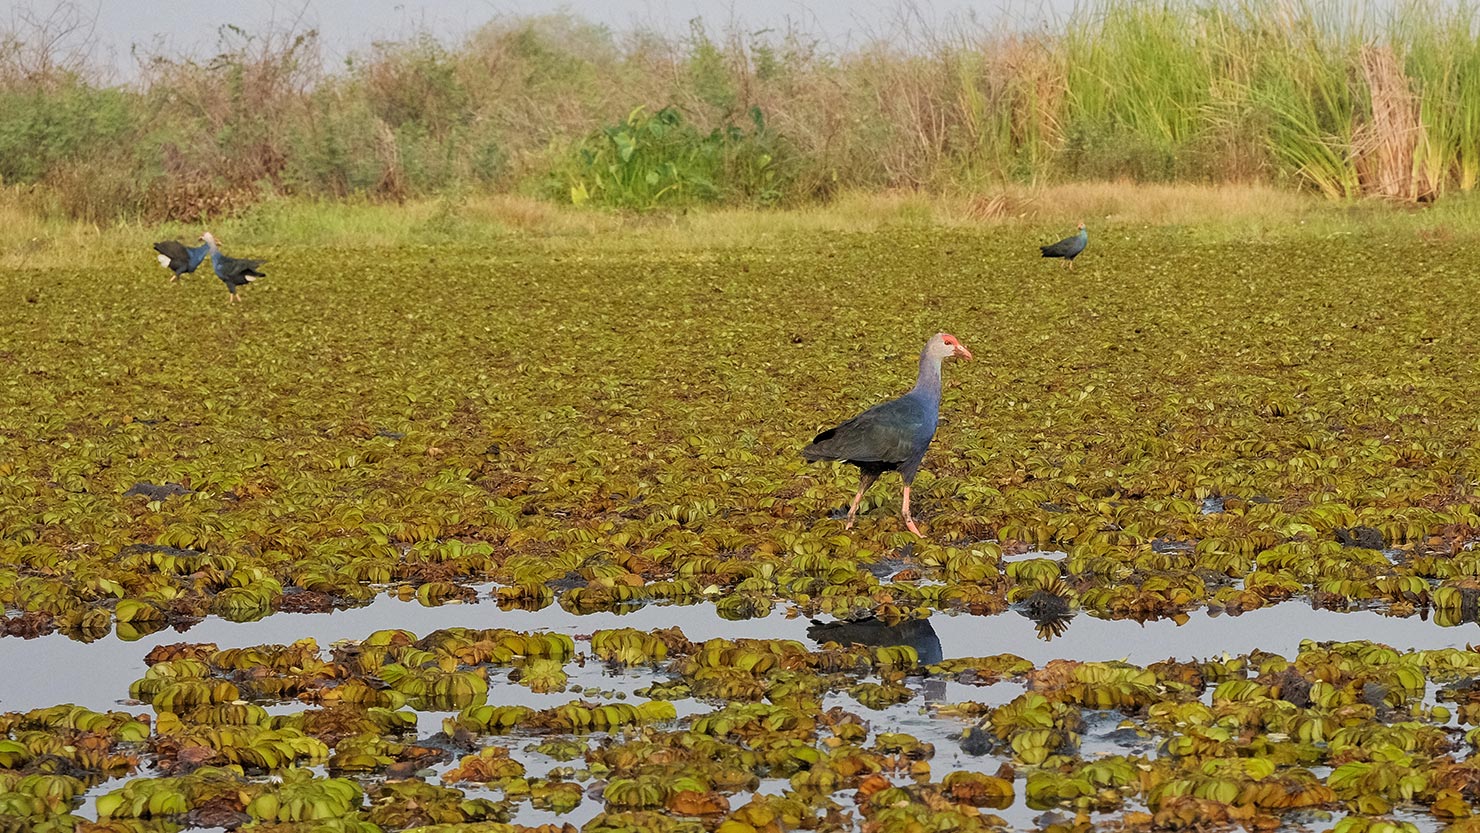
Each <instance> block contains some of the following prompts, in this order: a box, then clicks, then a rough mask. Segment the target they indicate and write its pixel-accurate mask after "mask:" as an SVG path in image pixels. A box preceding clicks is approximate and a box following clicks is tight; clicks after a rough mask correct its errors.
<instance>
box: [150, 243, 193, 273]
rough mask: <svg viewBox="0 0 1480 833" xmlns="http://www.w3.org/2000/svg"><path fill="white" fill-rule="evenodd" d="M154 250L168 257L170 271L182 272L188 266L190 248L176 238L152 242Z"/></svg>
mask: <svg viewBox="0 0 1480 833" xmlns="http://www.w3.org/2000/svg"><path fill="white" fill-rule="evenodd" d="M154 251H156V252H159V253H160V254H162V255H164V256H165V257H167V258H169V259H170V271H172V272H184V271H185V270H186V269H187V268H188V267H189V266H190V250H189V249H186V248H185V244H183V243H181V242H180V241H178V240H161V241H160V242H158V243H155V244H154Z"/></svg>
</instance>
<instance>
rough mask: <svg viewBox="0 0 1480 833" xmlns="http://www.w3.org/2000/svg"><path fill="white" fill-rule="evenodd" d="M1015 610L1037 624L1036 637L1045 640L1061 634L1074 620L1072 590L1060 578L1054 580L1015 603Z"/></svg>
mask: <svg viewBox="0 0 1480 833" xmlns="http://www.w3.org/2000/svg"><path fill="white" fill-rule="evenodd" d="M1017 612H1018V613H1021V614H1022V615H1024V616H1026V617H1028V618H1029V619H1032V620H1033V622H1034V624H1036V625H1037V626H1038V638H1039V639H1042V640H1043V641H1045V642H1048V641H1051V640H1052V639H1053V638H1054V637H1056V636H1063V635H1064V632H1065V631H1067V630H1069V623H1070V622H1072V621H1074V591H1073V590H1070V589H1069V586H1068V585H1066V584H1064V582H1063V581H1062V580H1055V581H1054V582H1053V583H1052V584H1050V585H1049V586H1048V587H1046V588H1044V589H1042V590H1036V591H1034V592H1033V595H1031V596H1029V597H1028V598H1026V599H1024V600H1023V601H1022V603H1021V604H1019V605H1017Z"/></svg>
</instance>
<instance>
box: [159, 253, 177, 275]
mask: <svg viewBox="0 0 1480 833" xmlns="http://www.w3.org/2000/svg"><path fill="white" fill-rule="evenodd" d="M156 257H158V258H159V265H160V266H163V267H164V268H166V269H170V259H169V258H168V257H166V256H164V255H156ZM170 271H171V272H173V271H175V270H173V269H170Z"/></svg>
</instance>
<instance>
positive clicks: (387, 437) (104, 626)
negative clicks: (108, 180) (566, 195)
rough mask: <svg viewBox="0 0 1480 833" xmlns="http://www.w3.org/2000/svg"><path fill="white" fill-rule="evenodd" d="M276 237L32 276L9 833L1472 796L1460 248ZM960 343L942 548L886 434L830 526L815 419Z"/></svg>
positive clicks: (1364, 807) (1365, 802)
mask: <svg viewBox="0 0 1480 833" xmlns="http://www.w3.org/2000/svg"><path fill="white" fill-rule="evenodd" d="M260 254H261V255H262V256H265V257H269V258H270V260H271V262H272V264H273V266H274V267H275V268H274V269H273V271H272V272H271V273H270V278H269V279H266V280H263V281H260V282H258V283H256V284H254V285H253V286H251V287H250V288H249V289H248V290H246V291H245V293H244V296H245V297H244V301H243V303H241V304H237V305H234V306H231V307H228V306H227V305H226V304H225V303H224V301H223V298H224V294H225V293H224V291H222V290H221V289H220V287H219V285H218V284H217V283H216V282H215V281H213V280H207V279H206V278H205V277H201V276H194V277H187V278H186V279H185V280H184V281H183V282H182V283H181V284H179V285H168V284H167V283H166V282H165V281H164V280H161V279H160V278H159V276H158V275H155V274H153V273H152V272H151V271H150V268H149V267H151V266H152V265H153V261H152V259H151V258H149V257H143V256H141V257H139V258H138V260H139V263H138V267H137V269H135V268H133V267H132V266H130V267H128V268H125V269H122V270H119V269H117V268H116V267H115V268H114V269H111V270H108V269H103V268H92V267H89V266H87V265H85V263H86V261H85V260H84V261H83V263H84V265H82V266H69V267H65V268H57V269H23V270H12V271H10V272H7V273H6V274H4V275H3V278H4V280H0V327H3V331H4V332H6V333H8V334H9V337H8V339H7V341H6V343H5V344H4V345H0V362H3V364H0V368H3V369H4V370H5V373H4V375H3V378H0V384H3V385H4V386H5V392H6V395H5V397H4V398H3V401H0V425H4V426H5V427H4V428H3V429H0V602H3V605H4V617H3V619H0V634H3V635H0V664H3V665H4V667H5V668H6V669H7V671H6V673H5V674H3V675H0V727H3V731H0V808H3V810H4V812H3V813H0V815H3V816H5V817H6V818H11V819H14V820H16V824H17V825H19V826H18V827H15V829H17V830H21V829H36V830H42V829H47V830H73V829H81V828H78V825H79V824H82V823H93V822H96V823H98V824H99V826H98V827H97V828H96V830H97V831H98V833H101V831H103V830H109V831H113V830H119V831H123V830H127V831H143V832H144V833H148V832H150V831H156V830H157V831H175V830H180V829H187V830H215V829H226V830H234V829H237V828H239V827H243V826H244V825H247V824H256V825H258V828H257V829H262V830H267V831H272V833H277V831H284V833H286V831H299V830H302V831H308V830H320V829H322V830H334V831H340V833H342V832H343V831H362V830H363V831H367V833H374V831H384V832H385V833H389V831H401V830H418V829H425V830H428V831H431V830H435V831H437V833H453V832H454V831H466V833H473V831H494V830H497V831H499V832H500V833H510V831H511V830H513V831H517V829H519V828H532V827H537V826H542V825H554V826H555V827H554V828H548V827H547V828H545V829H546V830H550V829H558V828H560V827H561V826H563V825H569V826H571V827H573V828H582V829H584V830H588V831H593V832H594V831H618V830H634V831H638V830H640V831H655V833H666V832H667V831H684V833H698V831H720V833H752V831H766V832H767V833H780V831H782V830H792V829H816V830H855V829H867V830H869V831H870V833H892V832H893V831H901V832H903V831H915V830H923V829H933V830H959V831H974V830H995V829H1024V830H1027V829H1055V830H1063V831H1078V830H1087V829H1089V828H1090V827H1091V826H1099V827H1107V826H1108V827H1113V828H1118V829H1127V830H1129V829H1136V830H1150V829H1158V828H1203V829H1223V828H1229V829H1231V828H1234V827H1242V828H1247V829H1255V828H1258V829H1277V828H1282V829H1291V830H1307V829H1308V830H1325V829H1329V828H1331V827H1333V826H1334V825H1338V824H1340V825H1343V827H1342V828H1341V829H1343V830H1345V831H1349V833H1358V831H1366V830H1374V831H1376V830H1382V831H1387V830H1394V831H1399V830H1411V829H1439V828H1441V827H1445V826H1451V827H1452V828H1453V829H1455V830H1456V831H1462V830H1467V829H1469V827H1467V826H1466V825H1467V824H1469V822H1467V821H1466V819H1467V818H1468V816H1469V815H1470V813H1471V808H1473V807H1475V806H1480V804H1477V802H1480V764H1475V763H1472V761H1471V752H1472V751H1473V749H1474V748H1475V747H1476V746H1477V745H1480V729H1477V728H1476V727H1477V726H1480V653H1477V652H1476V651H1473V650H1471V648H1470V645H1471V643H1472V642H1476V641H1480V638H1477V637H1480V625H1477V624H1476V623H1477V621H1480V551H1477V550H1476V549H1475V548H1474V544H1475V542H1476V541H1477V540H1480V515H1477V511H1476V508H1477V506H1480V451H1477V449H1480V399H1477V398H1476V397H1475V396H1474V391H1476V390H1480V364H1477V363H1476V362H1475V361H1474V357H1475V356H1476V355H1480V353H1477V348H1480V343H1477V342H1480V308H1477V307H1476V306H1475V305H1473V304H1471V303H1468V302H1467V299H1469V298H1470V296H1471V295H1472V289H1471V286H1470V283H1471V281H1470V280H1469V278H1468V277H1467V276H1468V275H1471V274H1473V273H1474V271H1475V269H1476V268H1480V261H1475V259H1474V255H1473V254H1472V253H1470V252H1469V251H1467V250H1464V249H1462V248H1461V247H1459V246H1457V245H1454V244H1450V243H1445V242H1442V241H1440V242H1434V241H1428V242H1423V241H1417V240H1414V241H1406V242H1402V241H1392V242H1383V241H1377V240H1341V241H1320V242H1319V245H1316V244H1315V243H1311V244H1310V245H1304V244H1301V245H1297V244H1296V243H1293V242H1290V243H1251V244H1243V245H1237V244H1209V243H1199V242H1196V241H1194V240H1189V239H1184V238H1183V237H1181V236H1179V235H1176V234H1173V233H1171V232H1147V231H1134V230H1129V231H1116V232H1114V233H1107V234H1105V235H1101V236H1099V237H1098V238H1097V240H1096V243H1095V245H1094V246H1093V247H1092V248H1091V250H1090V251H1089V252H1088V253H1086V255H1085V256H1084V257H1082V258H1081V259H1080V260H1079V262H1078V265H1077V267H1076V269H1075V270H1074V271H1073V272H1072V273H1070V272H1068V271H1067V270H1063V269H1059V268H1055V265H1054V264H1048V263H1043V262H1041V261H1039V260H1038V259H1037V258H1035V257H1032V256H1031V255H1034V254H1036V250H1035V249H1033V247H1032V246H1025V245H1024V244H1023V241H1022V240H1020V239H1017V238H1016V237H1015V236H1013V235H1009V234H1008V233H1007V232H1004V231H996V232H985V233H977V232H965V231H953V232H939V231H937V232H922V231H911V230H898V231H889V232H881V233H874V234H842V235H830V236H822V235H807V234H799V235H785V236H781V237H778V238H776V239H774V240H768V241H766V242H764V243H762V244H758V245H752V246H733V247H730V246H727V247H723V248H716V249H691V248H683V247H678V248H669V249H666V250H658V249H652V250H645V249H642V248H639V247H636V246H633V245H630V244H618V243H617V242H614V241H605V242H603V241H600V240H597V241H587V242H584V243H577V242H571V241H560V240H556V241H539V242H531V241H519V240H507V241H500V245H499V246H497V247H493V246H490V247H459V246H456V245H450V244H449V245H446V246H427V247H419V248H415V249H391V248H386V249H381V250H369V249H367V250H343V251H332V252H331V251H328V250H314V249H293V248H285V249H282V250H278V251H271V250H267V251H262V252H261V253H260ZM130 256H131V255H127V254H125V255H120V257H121V258H124V260H123V261H121V262H129V261H127V258H128V257H130ZM155 268H156V269H157V267H155ZM105 274H108V275H112V276H113V278H112V279H115V280H122V281H126V282H127V284H128V285H127V290H126V291H120V292H116V293H99V292H96V291H95V289H96V286H97V285H98V281H99V280H102V279H103V276H104V275H105ZM940 330H944V331H949V332H952V333H954V334H955V335H957V336H958V337H959V338H960V339H961V341H962V342H964V343H965V344H966V345H967V346H968V347H969V348H970V349H971V351H972V352H973V353H974V354H975V356H976V358H975V360H974V361H971V362H952V363H948V364H947V365H946V368H945V383H946V386H945V391H944V395H943V402H942V408H941V423H940V428H939V431H938V434H937V436H936V440H935V443H934V445H933V446H932V448H931V450H930V452H929V454H928V455H927V457H926V460H925V465H924V468H923V469H922V472H921V474H920V477H919V479H918V480H916V482H915V488H914V506H915V510H916V513H917V519H918V520H919V521H920V523H921V526H922V528H923V531H924V533H925V536H924V538H923V539H915V538H914V537H913V536H911V535H909V534H908V532H906V531H905V530H904V528H903V524H902V522H901V520H900V518H899V500H900V489H899V481H898V480H897V478H896V477H895V476H894V475H887V476H886V477H885V478H884V479H883V480H882V481H881V482H880V483H879V484H878V485H876V486H875V487H874V488H873V490H872V491H870V493H869V496H868V499H867V500H866V501H865V503H864V506H863V508H862V512H861V515H860V518H859V522H858V524H857V526H856V527H855V528H854V529H852V530H844V529H843V525H842V522H841V521H840V520H839V519H838V516H839V514H840V508H845V507H846V502H847V500H848V499H849V498H850V497H851V495H852V492H853V489H854V488H855V487H856V484H857V479H856V478H857V474H856V471H855V470H853V469H851V468H849V467H846V466H833V465H830V464H828V465H823V464H810V465H809V464H807V463H805V462H804V461H802V460H801V459H800V458H799V456H798V450H799V449H800V448H801V447H802V445H804V444H805V443H806V442H807V440H808V439H810V438H811V437H812V436H813V435H814V434H816V433H817V432H818V431H819V430H822V429H824V428H827V427H829V426H831V425H835V424H837V423H838V422H840V421H841V420H843V419H846V418H848V417H849V416H852V415H853V414H855V413H857V412H858V411H859V410H861V409H862V408H864V407H867V406H868V405H871V404H874V403H876V402H879V401H882V400H883V399H886V398H888V397H891V396H894V395H897V394H899V393H900V392H902V391H904V390H906V389H908V387H909V385H910V384H912V382H913V379H914V370H915V359H916V355H917V354H918V351H919V348H920V345H921V344H922V343H923V342H924V341H925V339H926V338H927V337H928V336H929V335H931V334H932V333H934V332H936V331H940ZM504 825H513V827H512V828H511V827H507V826H504ZM9 829H11V828H8V827H4V826H3V825H0V830H9Z"/></svg>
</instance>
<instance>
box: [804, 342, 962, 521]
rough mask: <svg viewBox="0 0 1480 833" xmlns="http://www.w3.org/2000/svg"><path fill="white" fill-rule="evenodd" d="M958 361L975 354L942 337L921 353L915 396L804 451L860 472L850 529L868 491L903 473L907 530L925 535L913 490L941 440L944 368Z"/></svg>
mask: <svg viewBox="0 0 1480 833" xmlns="http://www.w3.org/2000/svg"><path fill="white" fill-rule="evenodd" d="M954 357H960V358H963V359H969V358H971V351H969V350H967V349H966V348H965V347H963V346H962V345H961V342H960V341H957V340H956V337H955V336H953V335H951V334H950V333H936V334H935V335H934V336H933V337H931V339H930V340H929V341H927V342H925V349H924V350H923V351H921V353H920V376H919V378H918V379H917V380H916V381H915V386H914V388H912V389H911V390H910V392H909V393H907V394H905V395H904V396H901V397H899V398H898V399H894V400H891V401H889V402H885V403H884V404H882V405H875V406H874V407H872V408H869V409H868V410H867V411H864V412H863V413H861V414H859V415H858V416H856V417H854V418H852V419H850V420H848V421H847V422H845V423H843V424H842V425H839V426H838V427H836V428H830V429H828V430H826V431H823V432H822V433H821V434H818V435H817V436H816V437H815V438H814V439H813V440H812V444H811V445H808V446H807V447H806V448H804V449H802V457H804V458H806V459H808V460H813V461H816V460H841V461H843V462H845V463H852V464H853V465H855V466H857V467H858V470H859V472H860V474H861V477H862V482H861V483H859V486H858V494H856V495H854V496H853V503H852V504H850V505H849V506H848V523H847V527H846V528H847V529H852V528H853V519H854V517H855V516H856V515H857V514H858V504H859V503H860V502H861V501H862V500H863V493H864V492H866V491H868V487H870V486H872V485H873V484H874V481H875V480H878V479H879V475H881V474H883V473H884V472H886V471H897V472H899V474H900V476H901V477H903V478H904V506H903V513H904V524H905V526H906V527H909V530H910V532H913V533H915V535H917V536H918V535H920V530H919V528H918V527H916V526H915V519H914V518H912V517H911V516H910V484H911V483H913V482H914V480H915V473H916V472H918V471H919V470H920V463H921V461H923V460H924V459H925V450H926V449H927V448H929V447H930V441H931V440H932V439H934V438H935V426H936V422H937V421H938V420H939V418H940V363H941V362H942V361H944V360H946V359H949V358H954ZM920 537H924V536H920Z"/></svg>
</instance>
